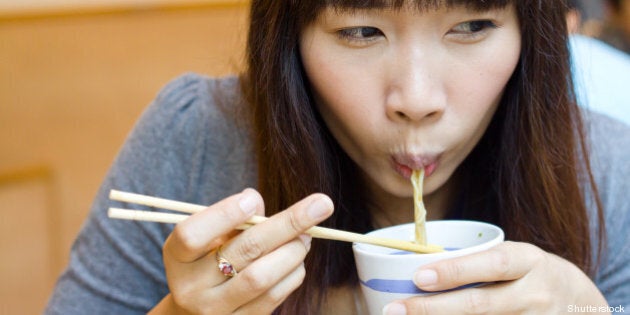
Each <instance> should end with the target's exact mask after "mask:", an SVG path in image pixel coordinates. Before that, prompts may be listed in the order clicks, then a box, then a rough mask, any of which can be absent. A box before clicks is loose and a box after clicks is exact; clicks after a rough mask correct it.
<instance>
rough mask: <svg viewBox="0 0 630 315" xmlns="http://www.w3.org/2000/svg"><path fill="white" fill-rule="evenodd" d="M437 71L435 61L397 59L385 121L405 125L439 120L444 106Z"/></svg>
mask: <svg viewBox="0 0 630 315" xmlns="http://www.w3.org/2000/svg"><path fill="white" fill-rule="evenodd" d="M436 63H437V64H436ZM440 68H441V65H440V64H439V62H437V60H436V59H433V58H426V56H424V57H423V56H420V55H419V54H407V56H405V57H402V58H398V59H397V60H396V61H395V66H393V67H392V69H394V70H393V71H392V72H391V73H390V83H389V87H388V89H387V99H386V102H387V103H386V106H387V115H388V118H389V119H392V120H395V121H407V122H420V121H423V120H424V121H426V120H430V119H437V118H439V117H440V116H441V115H442V113H443V112H444V110H445V108H446V102H447V97H446V82H444V80H443V77H444V76H443V75H442V73H441V72H440Z"/></svg>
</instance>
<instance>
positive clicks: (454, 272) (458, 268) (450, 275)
mask: <svg viewBox="0 0 630 315" xmlns="http://www.w3.org/2000/svg"><path fill="white" fill-rule="evenodd" d="M443 271H444V273H445V275H446V278H447V279H451V280H457V279H461V278H462V276H463V275H464V273H465V271H464V270H463V267H462V265H461V264H457V263H447V264H445V265H444V268H443Z"/></svg>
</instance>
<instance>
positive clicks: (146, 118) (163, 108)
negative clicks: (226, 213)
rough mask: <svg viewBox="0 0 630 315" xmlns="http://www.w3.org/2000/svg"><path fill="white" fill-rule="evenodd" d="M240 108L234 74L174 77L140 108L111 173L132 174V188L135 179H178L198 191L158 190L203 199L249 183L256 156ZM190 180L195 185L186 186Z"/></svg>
mask: <svg viewBox="0 0 630 315" xmlns="http://www.w3.org/2000/svg"><path fill="white" fill-rule="evenodd" d="M244 110H246V106H245V102H244V101H243V97H242V93H241V90H240V83H239V79H238V78H237V77H236V76H229V77H222V78H211V77H208V76H204V75H199V74H194V73H187V74H184V75H182V76H179V77H177V78H175V79H173V80H172V81H170V82H169V83H167V84H166V85H165V86H164V87H163V88H162V90H161V91H160V92H159V93H158V95H157V96H156V98H155V99H154V101H153V102H152V103H151V104H150V105H149V106H148V107H147V108H146V109H145V111H144V113H143V114H142V116H141V117H140V119H139V120H138V122H137V123H136V125H135V127H134V128H133V131H132V132H131V134H130V135H129V137H128V138H127V141H126V142H125V145H124V146H123V148H122V150H121V152H120V154H119V156H118V158H117V162H116V163H115V165H114V168H113V171H114V174H115V175H116V176H117V177H125V176H123V175H121V174H126V173H133V174H135V175H134V176H135V179H133V181H134V182H135V183H134V185H135V186H136V190H137V189H139V188H138V187H141V186H143V185H144V184H141V183H138V181H142V182H148V183H165V182H170V183H171V186H173V185H175V182H174V181H177V182H178V185H183V186H186V187H183V186H182V187H180V190H181V191H182V192H188V193H189V192H191V191H198V192H199V196H182V195H181V194H180V193H169V192H162V193H163V194H164V195H165V196H168V198H173V199H175V198H180V199H182V200H183V198H186V200H195V201H196V202H199V203H201V202H203V203H204V204H210V203H212V202H214V201H216V200H215V199H216V198H219V197H220V196H222V195H223V196H225V195H228V194H229V193H232V192H234V191H237V190H238V189H240V190H242V189H243V188H244V187H247V186H251V183H252V182H253V183H255V174H256V172H255V161H254V157H253V154H252V151H253V143H252V140H251V136H250V135H251V132H250V130H251V128H250V125H251V124H250V123H249V120H248V119H247V116H246V115H241V114H240V113H242V112H243V111H244ZM140 173H141V174H140ZM138 177H142V178H141V179H137V178H138ZM191 183H196V184H195V185H197V186H198V187H197V186H196V187H188V186H189V185H192V184H191ZM206 186H208V187H206ZM210 186H212V187H210ZM165 189H166V188H165ZM209 190H211V191H213V193H211V194H210V195H211V196H209V195H208V193H207V192H208V191H209ZM151 193H152V194H157V193H158V192H155V191H152V192H151ZM200 196H201V197H200ZM202 197H203V198H202ZM206 197H208V198H212V200H206V199H205V198H206ZM197 198H201V199H200V200H196V199H197Z"/></svg>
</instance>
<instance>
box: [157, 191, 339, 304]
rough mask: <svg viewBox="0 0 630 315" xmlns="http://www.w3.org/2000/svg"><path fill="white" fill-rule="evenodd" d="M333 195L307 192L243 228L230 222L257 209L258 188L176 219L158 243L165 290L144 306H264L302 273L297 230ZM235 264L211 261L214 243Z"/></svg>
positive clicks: (318, 216)
mask: <svg viewBox="0 0 630 315" xmlns="http://www.w3.org/2000/svg"><path fill="white" fill-rule="evenodd" d="M332 212H333V203H332V201H331V200H330V198H328V197H327V196H326V195H323V194H313V195H311V196H308V197H306V198H304V199H303V200H301V201H299V202H297V203H295V204H294V205H292V206H291V207H289V208H288V209H286V210H284V211H282V212H280V213H278V214H276V215H274V216H272V217H270V218H269V219H268V220H266V221H265V222H263V223H260V224H257V225H255V226H252V227H251V228H249V229H247V230H246V231H243V232H240V231H237V230H235V229H236V227H238V226H239V225H241V224H243V223H244V222H245V221H247V219H248V218H250V217H251V216H252V215H254V214H258V215H264V202H263V200H262V197H261V196H260V194H259V193H258V192H256V191H255V190H253V189H245V190H244V191H243V192H241V193H239V194H236V195H233V196H230V197H228V198H226V199H223V200H221V201H219V202H217V203H216V204H214V205H212V206H210V207H208V208H207V209H205V210H203V211H201V212H199V213H196V214H194V215H192V216H191V217H190V218H188V219H187V220H185V221H183V222H180V223H179V224H177V225H176V226H175V229H174V230H173V232H172V233H171V235H169V237H168V238H167V240H166V242H165V243H164V247H163V250H162V252H163V256H164V267H165V269H166V277H167V280H168V286H169V289H170V291H171V293H170V294H169V295H167V296H166V297H165V298H164V299H163V300H162V301H161V302H160V304H158V305H157V306H156V308H154V309H153V310H152V311H151V313H150V314H161V313H168V314H269V313H271V312H273V310H274V309H275V308H276V307H277V306H278V305H280V304H281V303H282V302H283V301H284V300H285V299H286V298H287V297H288V296H289V294H291V292H293V291H294V290H295V289H296V288H297V287H299V286H300V284H301V283H302V281H303V279H304V275H305V270H304V258H305V257H306V254H307V252H308V250H309V248H310V241H311V238H310V236H309V235H307V234H304V231H306V230H307V229H309V228H311V227H312V226H314V225H317V224H318V223H320V222H321V221H323V220H325V219H326V218H328V217H329V216H330V215H331V214H332ZM219 246H221V256H222V257H223V258H224V259H226V260H227V261H229V262H230V263H231V264H232V266H233V267H234V268H235V270H237V271H238V274H236V275H235V276H234V277H231V278H230V277H228V276H226V275H224V274H223V273H222V272H221V271H220V270H219V268H218V262H217V260H218V259H217V249H218V248H219Z"/></svg>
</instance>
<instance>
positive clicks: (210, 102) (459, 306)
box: [48, 0, 630, 314]
mask: <svg viewBox="0 0 630 315" xmlns="http://www.w3.org/2000/svg"><path fill="white" fill-rule="evenodd" d="M564 13H565V6H564V4H562V3H561V2H560V1H534V0H532V1H483V2H482V1H444V2H442V1H417V2H412V1H337V2H335V1H330V3H327V2H326V3H324V2H319V1H317V2H316V1H277V0H273V1H272V0H268V1H253V2H252V10H251V24H250V33H249V41H248V66H249V67H248V70H247V72H246V73H245V74H244V75H243V76H242V77H241V79H240V80H239V81H238V82H237V81H236V80H235V79H229V78H228V79H220V80H211V79H207V78H202V77H199V76H196V75H187V76H184V77H182V78H180V79H178V80H175V81H174V82H173V83H171V84H169V86H167V87H166V88H165V89H164V91H162V93H161V94H160V96H158V98H157V99H156V101H155V102H154V104H153V105H152V106H151V107H149V109H148V110H147V112H146V113H145V114H144V116H143V118H142V119H141V120H140V122H139V123H138V125H137V126H136V128H135V130H134V132H133V134H132V135H131V136H130V139H128V141H127V143H126V145H125V147H124V148H123V149H122V151H121V152H120V154H119V156H118V158H117V160H116V162H115V163H114V166H113V168H112V170H111V171H110V173H109V175H108V177H107V179H106V181H105V183H104V184H103V187H102V188H101V191H100V192H99V197H98V199H97V201H96V202H95V206H94V208H93V210H92V215H91V217H90V219H89V221H88V222H87V224H86V226H85V227H84V229H83V231H82V233H81V235H80V236H79V238H78V240H77V242H76V243H75V246H74V248H73V252H72V259H71V263H70V266H69V268H68V270H67V271H66V272H65V273H64V275H63V276H62V277H61V278H60V280H59V283H58V285H57V289H56V291H55V294H54V295H53V298H52V300H51V302H50V304H49V306H48V313H50V314H54V313H72V310H76V311H75V312H76V313H99V312H101V313H135V312H138V313H143V312H147V311H149V310H150V313H151V314H178V313H181V314H187V313H205V314H228V313H237V314H248V313H251V314H265V313H271V312H274V311H275V312H277V313H279V314H350V313H362V312H363V310H362V298H361V296H360V293H359V291H358V290H359V288H358V282H357V276H356V272H355V270H354V262H353V258H352V253H351V249H350V244H346V243H341V242H332V241H321V240H311V239H310V237H308V236H306V235H303V231H305V230H306V229H308V228H309V227H311V226H313V225H324V226H329V227H334V228H339V229H345V230H352V231H357V232H367V231H369V230H371V229H374V228H379V227H384V226H388V225H393V224H398V223H403V222H409V221H412V213H413V211H412V200H411V199H412V188H411V184H410V183H409V176H410V173H411V171H412V170H413V169H421V168H423V169H424V170H425V172H426V174H427V177H426V180H425V189H424V191H425V196H424V198H425V204H426V206H427V209H428V212H429V213H428V218H429V219H431V220H433V219H448V218H465V219H476V220H484V221H488V222H492V223H495V224H498V225H500V226H501V227H502V228H503V229H504V230H505V232H506V236H507V238H508V239H509V240H511V242H506V243H504V244H501V245H499V246H497V247H495V248H493V249H491V250H489V251H486V252H483V253H480V254H476V255H471V256H466V257H462V258H459V259H456V260H448V261H444V262H440V263H436V264H433V265H430V266H425V267H423V268H422V269H420V270H419V271H418V272H417V274H416V278H415V281H416V284H417V285H418V286H419V287H420V288H422V289H425V290H444V289H448V288H454V287H458V286H460V285H463V284H467V283H474V282H494V284H491V285H486V286H484V287H481V288H474V289H465V290H458V291H452V292H448V293H443V294H439V295H435V296H431V297H422V298H411V299H408V300H404V301H397V302H394V303H392V304H390V305H388V306H386V308H385V310H384V312H385V313H386V314H424V313H431V314H441V313H444V314H456V313H461V312H464V311H468V312H479V313H481V312H486V313H497V314H503V313H535V314H537V313H562V312H567V311H577V312H579V311H581V310H582V309H579V308H576V307H583V306H592V307H599V306H601V307H604V309H605V310H608V308H607V305H608V304H607V300H608V303H610V305H617V304H621V303H627V301H628V296H629V295H630V288H629V287H628V284H627V283H628V281H627V280H628V279H629V278H630V269H628V268H630V267H627V266H628V265H629V264H628V261H630V256H629V253H630V251H628V250H624V249H627V248H626V247H627V246H628V245H626V244H628V243H629V242H628V236H627V233H624V232H623V230H622V228H623V224H626V223H628V222H629V220H630V218H629V217H628V212H629V211H628V206H627V205H628V204H629V203H628V202H627V200H625V199H624V198H625V194H623V193H622V192H625V191H627V190H628V188H629V187H628V183H627V180H625V179H624V178H623V177H621V176H623V175H624V174H625V175H628V172H629V171H628V168H627V166H625V164H623V162H622V161H623V158H624V157H627V150H628V149H627V148H628V133H629V131H628V129H627V127H624V126H622V125H619V124H615V123H614V122H612V121H608V120H605V118H603V117H599V116H594V115H591V114H587V115H585V116H584V117H585V118H587V122H588V131H589V132H588V134H587V133H586V132H585V129H584V128H583V126H582V117H581V115H580V113H579V112H578V109H577V107H576V106H575V102H574V98H573V95H572V94H571V93H570V92H569V91H571V88H572V86H571V83H570V77H569V65H568V57H567V48H566V26H565V23H564ZM613 133H614V134H616V135H620V137H619V136H618V137H610V134H613ZM604 150H606V151H607V152H605V151H604ZM598 185H599V190H598ZM248 186H256V187H257V188H258V191H259V193H258V192H256V191H255V190H253V189H245V190H242V189H243V188H244V187H248ZM112 188H115V189H121V190H128V191H133V192H138V193H143V194H148V195H155V196H160V197H164V198H170V199H176V200H184V201H188V202H194V203H200V204H211V206H210V207H208V208H207V209H206V210H205V211H203V212H201V213H199V214H196V215H194V216H193V217H191V218H190V219H188V220H186V221H184V222H182V223H180V224H178V225H177V226H176V227H174V228H173V227H171V226H165V225H159V224H154V223H135V224H133V223H129V222H115V221H112V220H110V219H108V218H106V216H105V209H106V208H107V207H108V206H111V205H112V204H113V203H111V202H109V201H108V200H107V198H106V196H107V193H108V190H109V189H112ZM239 191H240V192H239ZM113 205H114V206H116V204H113ZM333 205H334V206H333ZM117 206H120V207H131V206H130V205H117ZM333 208H334V212H333ZM279 210H282V211H279ZM254 213H258V214H263V213H264V214H265V215H266V216H268V217H271V218H270V219H269V220H267V221H266V222H265V223H263V224H259V225H256V226H255V227H252V228H250V229H249V230H247V231H245V232H243V233H240V234H239V233H238V232H234V228H235V227H236V226H238V225H239V224H241V223H243V222H245V221H246V220H247V218H249V217H250V216H251V215H252V214H254ZM606 225H607V226H606ZM608 253H614V255H607V254H608ZM162 259H163V264H162ZM217 266H218V267H219V268H218V269H217ZM236 271H237V272H236ZM514 296H517V297H518V298H517V299H514V298H512V297H514ZM606 299H607V300H606ZM569 308H571V309H569Z"/></svg>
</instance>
